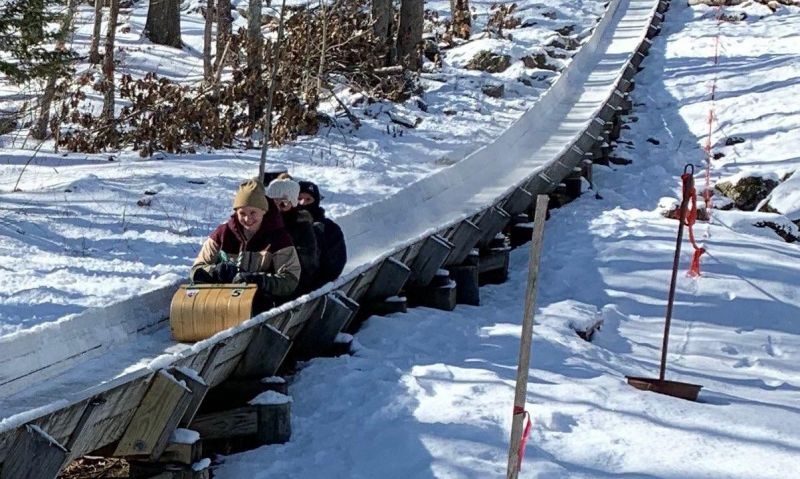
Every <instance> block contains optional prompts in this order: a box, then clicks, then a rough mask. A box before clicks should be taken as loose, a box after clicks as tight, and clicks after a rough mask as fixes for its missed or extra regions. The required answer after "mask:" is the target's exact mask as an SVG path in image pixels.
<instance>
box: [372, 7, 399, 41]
mask: <svg viewBox="0 0 800 479" xmlns="http://www.w3.org/2000/svg"><path fill="white" fill-rule="evenodd" d="M393 14H394V12H392V0H372V21H373V22H375V23H373V25H372V30H373V31H374V32H375V36H376V37H378V38H379V39H380V40H381V43H383V44H384V45H385V44H387V43H388V42H389V25H390V24H391V22H392V16H393Z"/></svg>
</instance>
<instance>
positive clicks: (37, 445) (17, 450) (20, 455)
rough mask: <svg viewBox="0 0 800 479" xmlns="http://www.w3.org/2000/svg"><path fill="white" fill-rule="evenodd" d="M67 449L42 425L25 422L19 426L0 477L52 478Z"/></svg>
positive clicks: (7, 478) (64, 459)
mask: <svg viewBox="0 0 800 479" xmlns="http://www.w3.org/2000/svg"><path fill="white" fill-rule="evenodd" d="M67 456H68V452H67V449H66V448H65V447H64V446H62V445H61V444H59V443H58V442H56V440H55V439H53V438H52V437H50V436H49V435H47V434H46V433H45V432H44V431H42V429H41V428H39V427H38V426H34V425H30V424H29V425H27V426H25V427H24V428H22V429H20V430H19V432H18V434H17V437H16V439H15V440H14V444H13V445H12V446H11V450H10V451H9V453H8V457H7V458H6V461H5V462H4V463H3V469H2V471H0V479H55V477H56V476H58V473H59V471H61V467H63V466H64V463H65V462H66V460H67Z"/></svg>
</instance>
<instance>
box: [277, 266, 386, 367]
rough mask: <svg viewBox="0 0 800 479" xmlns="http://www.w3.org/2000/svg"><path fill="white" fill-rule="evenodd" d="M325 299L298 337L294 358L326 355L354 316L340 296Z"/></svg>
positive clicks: (330, 296)
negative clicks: (337, 336)
mask: <svg viewBox="0 0 800 479" xmlns="http://www.w3.org/2000/svg"><path fill="white" fill-rule="evenodd" d="M401 264H402V263H401ZM324 298H325V299H324V301H323V302H321V303H320V311H319V313H318V314H317V315H315V316H314V317H313V318H312V319H311V320H310V321H309V322H308V324H306V327H305V328H304V329H303V331H301V332H300V334H299V335H298V336H297V340H296V341H295V343H294V349H293V350H292V353H293V357H297V359H300V360H308V359H311V358H313V357H317V356H322V355H324V354H326V353H327V351H328V350H329V349H330V348H331V346H332V345H333V342H334V340H335V339H336V335H337V334H339V331H341V330H342V328H343V327H344V326H345V324H347V322H348V321H349V320H350V317H351V316H352V315H353V311H351V310H350V308H349V307H348V306H347V305H346V304H345V303H344V302H342V301H341V300H340V299H339V297H338V295H335V294H328V295H326V296H325V297H324Z"/></svg>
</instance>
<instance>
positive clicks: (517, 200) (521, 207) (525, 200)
mask: <svg viewBox="0 0 800 479" xmlns="http://www.w3.org/2000/svg"><path fill="white" fill-rule="evenodd" d="M532 204H533V195H531V194H530V192H529V191H528V190H526V189H525V188H521V187H520V188H515V189H514V191H512V192H511V194H509V195H508V196H507V197H506V199H505V201H503V203H502V204H501V205H500V207H501V208H503V209H504V210H505V211H506V212H507V213H508V214H509V215H510V216H511V217H512V218H513V217H514V216H516V215H518V214H520V213H524V212H526V211H528V209H529V208H530V207H531V205H532Z"/></svg>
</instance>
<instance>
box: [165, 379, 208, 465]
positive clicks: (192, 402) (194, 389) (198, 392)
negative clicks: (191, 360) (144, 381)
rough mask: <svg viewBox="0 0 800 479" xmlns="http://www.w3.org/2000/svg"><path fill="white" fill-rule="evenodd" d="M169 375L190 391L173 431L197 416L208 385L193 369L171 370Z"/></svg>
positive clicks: (184, 425)
mask: <svg viewBox="0 0 800 479" xmlns="http://www.w3.org/2000/svg"><path fill="white" fill-rule="evenodd" d="M170 373H172V375H173V376H174V377H175V379H177V380H178V381H183V383H184V384H185V385H186V387H187V388H189V390H190V391H191V397H190V398H189V401H188V404H187V405H186V410H185V411H184V413H183V416H181V418H180V420H179V421H178V424H176V425H175V426H174V427H173V428H172V429H173V430H174V429H175V428H177V427H178V426H181V427H186V425H188V424H190V423H191V422H192V418H193V417H194V415H195V414H197V410H198V409H200V404H201V403H202V402H203V399H205V397H206V393H207V392H208V384H206V382H205V380H204V379H203V377H202V376H201V374H200V373H198V372H196V371H194V370H193V369H189V368H173V369H171V370H170ZM162 450H163V449H162Z"/></svg>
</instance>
